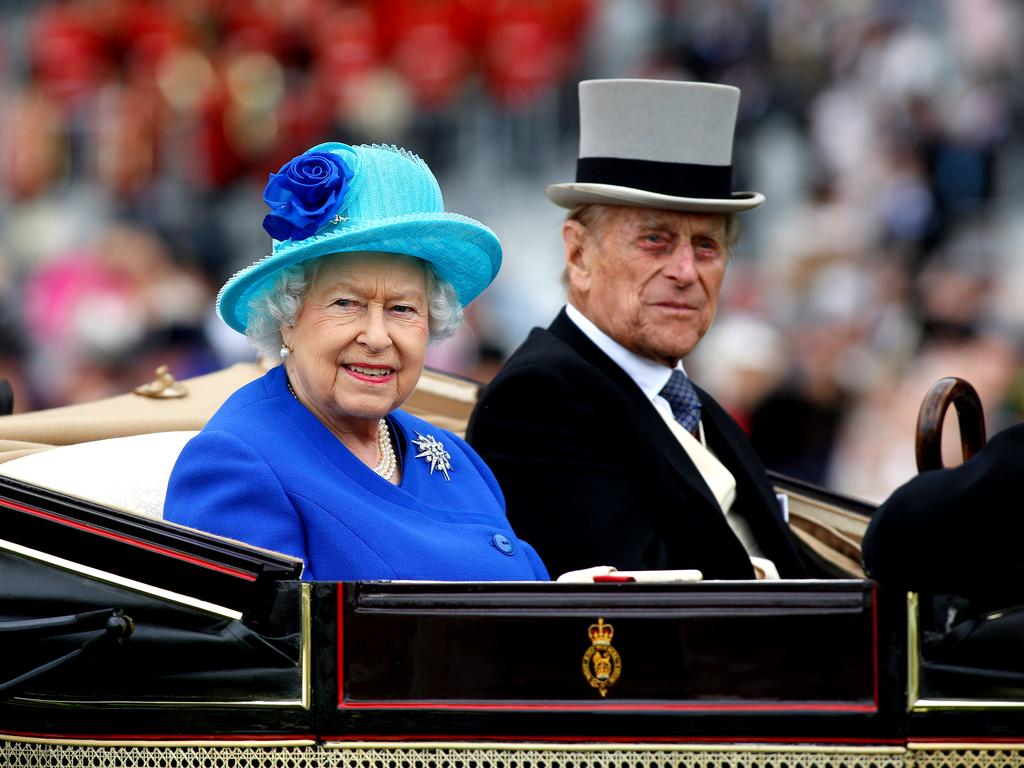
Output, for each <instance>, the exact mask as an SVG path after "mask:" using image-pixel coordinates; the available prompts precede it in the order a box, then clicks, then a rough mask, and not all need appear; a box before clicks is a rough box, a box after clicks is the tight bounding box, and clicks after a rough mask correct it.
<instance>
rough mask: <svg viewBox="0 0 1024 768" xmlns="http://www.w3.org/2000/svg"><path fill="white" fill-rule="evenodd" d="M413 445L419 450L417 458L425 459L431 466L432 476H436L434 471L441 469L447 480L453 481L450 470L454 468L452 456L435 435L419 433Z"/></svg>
mask: <svg viewBox="0 0 1024 768" xmlns="http://www.w3.org/2000/svg"><path fill="white" fill-rule="evenodd" d="M412 444H413V445H415V446H416V448H417V449H418V450H419V453H417V454H416V458H417V459H424V460H425V461H426V462H427V463H428V464H430V474H434V470H435V469H439V470H441V473H442V474H443V475H444V479H445V480H451V478H450V477H449V476H448V470H450V469H451V468H452V455H451V454H450V453H448V451H446V450H445V449H444V443H442V442H441V441H440V440H438V439H437V438H436V437H434V436H433V435H421V434H420V433H419V432H417V433H416V439H415V440H413V441H412Z"/></svg>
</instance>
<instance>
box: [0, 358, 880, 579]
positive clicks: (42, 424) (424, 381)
mask: <svg viewBox="0 0 1024 768" xmlns="http://www.w3.org/2000/svg"><path fill="white" fill-rule="evenodd" d="M263 373H265V369H264V368H262V367H261V366H259V365H258V364H256V363H249V364H245V363H240V364H237V365H233V366H231V367H230V368H226V369H224V370H222V371H217V372H216V373H211V374H207V375H205V376H198V377H196V378H192V379H186V380H185V381H183V382H181V383H182V384H183V385H184V386H185V389H186V392H187V394H186V395H185V396H184V397H181V398H175V399H155V398H149V397H143V396H141V395H138V394H135V393H129V394H125V395H119V396H117V397H111V398H108V399H106V400H99V401H96V402H94V403H86V404H83V405H73V406H66V407H63V408H52V409H49V410H45V411H36V412H34V413H25V414H18V415H14V416H3V417H0V475H7V476H9V477H14V478H17V479H21V480H24V481H26V482H30V483H33V484H34V485H40V486H43V487H46V488H50V489H52V490H56V491H60V492H61V493H65V494H68V495H70V496H76V497H79V498H85V499H88V500H90V501H95V502H99V503H101V504H105V505H108V506H113V507H117V508H119V509H125V510H127V511H129V512H137V513H140V514H146V515H153V516H159V515H160V514H161V512H162V509H163V499H164V494H165V492H166V489H167V478H168V476H169V475H170V471H171V468H172V467H173V466H174V461H175V460H176V459H177V456H178V453H179V452H180V451H181V449H182V447H183V446H184V445H185V443H186V442H187V441H188V439H189V438H190V437H191V436H192V435H193V434H195V433H196V432H197V431H198V430H200V429H202V427H203V425H204V424H206V422H207V420H208V419H209V418H210V416H211V415H212V414H213V412H214V411H216V410H217V408H218V407H220V405H221V403H223V402H224V400H225V399H226V398H227V397H228V395H230V394H231V393H232V392H234V391H235V390H236V389H238V388H239V387H241V386H242V385H244V384H246V383H248V382H250V381H252V380H253V379H255V378H257V377H259V376H261V375H263ZM479 390H480V385H479V384H478V383H477V382H474V381H470V380H468V379H463V378H460V377H457V376H453V375H450V374H445V373H441V372H439V371H435V370H431V369H427V370H425V371H424V372H423V375H422V376H421V377H420V381H419V383H418V384H417V386H416V389H415V391H414V392H413V394H412V396H411V397H410V398H409V400H408V401H406V403H405V405H404V406H403V408H404V409H405V410H407V411H409V412H410V413H413V414H415V415H416V416H419V417H421V418H423V419H425V420H426V421H429V422H431V423H433V424H436V425H437V426H439V427H442V428H444V429H447V430H450V431H452V432H455V433H456V434H458V435H460V436H464V435H465V431H466V423H467V422H468V420H469V415H470V413H471V412H472V410H473V406H474V405H475V403H476V400H477V396H478V394H479ZM787 495H788V497H789V513H790V528H791V529H792V530H793V533H794V534H795V535H796V536H797V537H798V538H800V539H801V540H802V541H803V542H804V543H805V544H806V545H807V546H808V547H809V548H810V549H812V550H814V551H815V552H816V553H817V554H818V555H820V556H821V557H823V558H825V559H826V560H828V561H829V562H831V563H832V564H833V565H835V566H836V567H838V568H839V569H840V570H842V571H843V572H844V573H846V574H847V575H849V576H863V572H862V571H861V568H860V542H861V539H862V538H863V536H864V530H865V528H866V525H867V523H866V520H865V519H864V517H863V516H861V515H858V514H855V513H852V512H849V511H846V510H844V509H843V508H842V507H841V505H838V504H830V503H828V502H827V501H822V500H820V499H814V498H808V497H801V496H800V495H799V494H794V493H793V492H792V491H787Z"/></svg>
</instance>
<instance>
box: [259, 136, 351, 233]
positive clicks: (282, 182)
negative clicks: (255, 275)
mask: <svg viewBox="0 0 1024 768" xmlns="http://www.w3.org/2000/svg"><path fill="white" fill-rule="evenodd" d="M351 180H352V169H351V168H349V167H348V165H347V164H346V163H345V161H344V160H343V159H342V158H341V156H340V155H338V154H336V153H334V152H326V151H322V150H321V151H316V150H311V151H309V152H306V153H305V154H301V155H299V156H298V157H295V158H292V159H291V160H289V161H288V162H287V163H285V164H284V165H283V166H281V170H280V171H278V172H277V173H272V174H271V175H270V181H268V182H267V187H266V189H265V190H264V191H263V200H264V202H265V203H266V204H267V205H268V206H270V213H268V214H267V215H266V217H265V218H264V219H263V228H264V229H265V230H267V232H269V233H270V236H271V237H273V238H274V239H275V240H304V239H305V238H307V237H309V236H310V235H312V234H314V233H315V232H316V231H317V230H318V229H320V228H321V227H323V226H324V225H325V224H327V223H328V222H330V221H331V220H332V219H333V218H334V217H335V215H336V214H337V212H338V209H339V208H340V207H341V204H342V202H343V201H344V199H345V193H346V192H348V187H349V182H350V181H351Z"/></svg>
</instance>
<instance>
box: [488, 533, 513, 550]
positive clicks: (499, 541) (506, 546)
mask: <svg viewBox="0 0 1024 768" xmlns="http://www.w3.org/2000/svg"><path fill="white" fill-rule="evenodd" d="M491 541H492V542H493V543H494V546H496V547H497V548H498V551H499V552H501V553H502V554H505V555H514V554H515V553H516V545H515V544H513V543H512V540H511V539H510V538H509V537H508V536H506V535H505V534H503V533H496V534H494V538H493V539H491Z"/></svg>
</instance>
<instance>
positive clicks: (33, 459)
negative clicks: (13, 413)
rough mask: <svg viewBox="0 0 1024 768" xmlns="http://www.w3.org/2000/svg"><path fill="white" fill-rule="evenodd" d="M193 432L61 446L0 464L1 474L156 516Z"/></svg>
mask: <svg viewBox="0 0 1024 768" xmlns="http://www.w3.org/2000/svg"><path fill="white" fill-rule="evenodd" d="M195 434H196V431H195V430H181V431H174V432H153V433H150V434H146V435H131V436H128V437H112V438H108V439H106V440H92V441H89V442H85V443H75V444H74V445H61V446H57V447H56V448H51V449H49V450H44V451H39V452H38V453H31V454H29V455H27V456H22V457H21V458H18V459H12V460H11V461H8V462H5V463H3V464H0V475H5V476H6V477H11V478H14V479H15V480H23V481H24V482H27V483H32V484H33V485H39V486H42V487H44V488H48V489H50V490H53V491H58V492H60V493H63V494H67V495H68V496H75V497H77V498H81V499H86V500H88V501H94V502H97V503H99V504H104V505H106V506H109V507H117V508H118V509H123V510H125V511H127V512H135V513H136V514H140V515H147V516H149V517H155V518H160V517H162V516H163V508H164V495H165V494H166V493H167V479H168V478H169V477H170V474H171V469H172V468H173V467H174V462H175V461H176V460H177V458H178V454H179V453H181V449H182V448H184V447H185V443H187V442H188V441H189V440H190V439H191V438H192V437H193V436H194V435H195Z"/></svg>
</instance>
